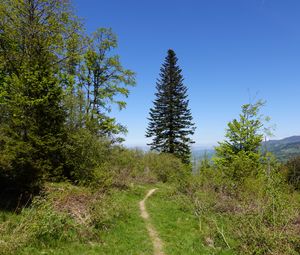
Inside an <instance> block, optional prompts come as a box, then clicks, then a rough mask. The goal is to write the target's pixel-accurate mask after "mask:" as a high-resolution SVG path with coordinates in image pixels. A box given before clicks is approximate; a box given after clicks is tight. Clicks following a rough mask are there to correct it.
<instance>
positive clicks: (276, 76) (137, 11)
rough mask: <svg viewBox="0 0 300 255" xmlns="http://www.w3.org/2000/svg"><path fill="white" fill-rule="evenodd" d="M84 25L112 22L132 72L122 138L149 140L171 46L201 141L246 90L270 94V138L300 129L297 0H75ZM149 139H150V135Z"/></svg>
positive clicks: (236, 107) (218, 136)
mask: <svg viewBox="0 0 300 255" xmlns="http://www.w3.org/2000/svg"><path fill="white" fill-rule="evenodd" d="M74 5H75V9H76V11H77V14H78V15H79V16H80V17H82V18H83V19H84V21H85V25H86V28H87V31H88V32H92V31H94V30H96V29H97V28H98V27H111V28H112V29H113V31H114V32H115V33H116V34H117V35H118V38H119V48H118V50H117V51H116V53H118V54H119V55H120V57H121V62H122V63H123V65H124V66H125V67H126V68H129V69H131V70H133V71H135V72H136V74H137V76H136V78H137V86H136V87H134V88H133V89H132V90H131V94H130V96H129V98H128V99H127V103H128V105H127V108H126V109H125V110H123V111H121V112H117V111H115V112H113V115H114V116H116V117H117V119H118V120H119V122H121V123H122V124H125V125H126V126H127V128H128V131H129V132H128V134H127V136H126V142H125V144H126V145H129V146H143V145H145V144H146V143H147V140H146V139H145V129H146V127H147V117H148V112H149V108H150V107H151V106H152V101H153V99H154V92H155V82H156V79H157V77H158V75H159V69H160V66H161V64H162V63H163V61H164V58H165V56H166V52H167V50H168V49H169V48H171V49H174V50H175V52H176V54H177V57H178V58H179V65H180V67H181V68H182V69H183V75H184V78H185V84H186V86H187V87H188V91H189V99H190V108H191V109H192V114H193V117H194V122H195V123H196V126H197V130H196V133H195V135H194V140H195V141H196V144H198V145H205V146H207V145H213V144H216V143H217V141H220V140H222V139H223V138H224V132H225V128H226V125H227V122H228V121H230V120H232V119H233V118H235V117H236V116H237V115H238V114H239V112H240V106H241V105H242V104H244V103H248V102H249V98H253V97H255V95H256V94H257V96H256V98H262V99H264V100H266V101H267V105H266V107H264V110H263V112H264V113H265V114H267V115H269V116H270V117H271V118H272V123H273V124H275V125H276V130H275V132H274V134H275V137H274V138H276V139H277V138H278V139H279V138H283V137H287V136H291V135H300V117H299V116H300V114H299V111H300V100H299V99H300V14H299V13H300V1H299V0H185V1H183V0H106V1H102V0H74ZM148 141H149V140H148Z"/></svg>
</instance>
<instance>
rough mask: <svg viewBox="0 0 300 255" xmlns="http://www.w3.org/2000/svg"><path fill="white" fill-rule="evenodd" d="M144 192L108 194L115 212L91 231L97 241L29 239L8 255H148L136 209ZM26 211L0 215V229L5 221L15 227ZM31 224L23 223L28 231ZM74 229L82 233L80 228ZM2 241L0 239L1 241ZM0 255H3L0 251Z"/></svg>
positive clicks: (149, 250) (149, 245)
mask: <svg viewBox="0 0 300 255" xmlns="http://www.w3.org/2000/svg"><path fill="white" fill-rule="evenodd" d="M77 192H78V191H77ZM144 193H145V188H144V187H135V188H131V189H129V190H125V191H117V190H116V191H113V192H111V195H110V196H109V201H108V202H109V205H108V206H112V207H113V208H112V210H114V212H113V213H112V212H111V211H108V213H109V215H106V216H105V218H106V221H105V224H103V226H102V225H101V226H100V227H98V228H96V229H94V233H95V234H96V235H97V238H93V239H92V240H88V239H85V238H82V240H79V239H78V240H76V239H75V240H72V241H70V240H59V239H57V238H53V239H51V237H52V236H50V238H47V239H43V240H42V241H37V240H35V239H33V238H32V242H29V243H28V242H27V243H26V244H25V245H23V246H21V247H19V248H17V249H14V250H12V252H11V254H22V255H25V254H26V255H27V254H28V255H29V254H30V255H35V254H58V255H66V254H72V255H73V254H74V255H76V254H80V255H81V254H91V255H93V254H97V255H98V254H100V255H101V254H103V255H107V254H111V255H117V254H118V255H119V254H126V255H150V254H152V253H153V249H152V243H151V241H150V239H149V237H148V233H147V230H146V227H145V224H144V222H143V220H142V219H141V217H140V212H139V207H138V202H139V201H140V200H141V199H142V198H143V197H144ZM51 196H53V195H51ZM54 197H55V195H54ZM28 210H30V209H25V210H24V211H23V212H22V214H20V215H16V214H13V213H4V212H1V213H0V216H1V217H0V228H1V223H3V222H4V221H9V223H10V224H11V225H12V226H13V227H15V226H17V225H18V224H19V223H20V222H21V221H22V220H23V221H24V217H25V216H24V214H26V211H27V212H28ZM43 213H44V212H43ZM46 213H47V212H45V214H46ZM96 213H97V212H96ZM100 216H102V214H100ZM22 217H23V218H22ZM25 219H26V218H25ZM46 219H47V218H46ZM34 224H36V222H30V221H28V222H27V223H26V225H28V226H29V228H30V227H32V226H33V225H34ZM77 227H78V229H79V230H81V229H80V228H81V227H80V226H79V225H78V226H77ZM29 228H28V229H29ZM11 233H13V232H11ZM83 233H84V232H83ZM8 234H9V233H8ZM21 234H23V232H21ZM72 234H73V233H70V235H72ZM20 238H21V237H20ZM1 239H2V238H1V237H0V242H1ZM21 239H22V238H21ZM11 240H12V241H13V236H11ZM0 246H1V243H0ZM0 254H2V253H1V251H0Z"/></svg>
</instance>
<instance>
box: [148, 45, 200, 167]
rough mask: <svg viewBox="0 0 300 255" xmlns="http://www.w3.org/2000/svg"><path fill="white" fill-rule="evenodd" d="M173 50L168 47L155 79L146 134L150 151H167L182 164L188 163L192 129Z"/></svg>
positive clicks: (179, 71)
mask: <svg viewBox="0 0 300 255" xmlns="http://www.w3.org/2000/svg"><path fill="white" fill-rule="evenodd" d="M177 61H178V59H177V57H176V54H175V52H174V51H173V50H168V55H167V57H166V59H165V62H164V64H163V65H162V68H161V69H160V72H161V73H160V78H159V79H158V81H157V84H156V89H157V92H156V93H155V96H156V99H155V101H154V102H153V104H154V106H153V108H151V109H150V117H149V125H148V128H147V131H146V137H148V138H150V137H152V138H153V140H152V142H151V143H150V144H148V145H150V146H151V150H156V151H159V152H165V153H171V154H174V155H175V156H177V157H179V158H180V159H181V160H182V161H183V162H184V163H189V162H190V160H189V159H190V153H191V151H190V144H192V143H194V141H193V140H192V139H191V138H190V136H191V135H193V134H194V132H195V127H194V123H193V122H192V115H191V111H190V109H189V106H188V104H189V100H188V99H187V88H186V87H185V85H184V84H183V77H182V74H181V72H182V70H181V69H180V68H179V66H178V65H177Z"/></svg>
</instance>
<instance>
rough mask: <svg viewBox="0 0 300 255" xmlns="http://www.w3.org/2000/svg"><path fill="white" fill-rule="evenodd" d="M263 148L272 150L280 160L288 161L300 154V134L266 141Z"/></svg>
mask: <svg viewBox="0 0 300 255" xmlns="http://www.w3.org/2000/svg"><path fill="white" fill-rule="evenodd" d="M262 149H263V150H265V149H267V150H268V151H269V152H272V153H273V154H274V155H275V156H276V157H277V158H278V159H279V160H280V161H287V160H288V159H290V158H292V157H295V156H300V136H291V137H287V138H284V139H281V140H270V141H267V142H264V143H263V145H262Z"/></svg>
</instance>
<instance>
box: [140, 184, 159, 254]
mask: <svg viewBox="0 0 300 255" xmlns="http://www.w3.org/2000/svg"><path fill="white" fill-rule="evenodd" d="M156 190H157V189H151V190H149V192H148V193H147V195H146V196H145V198H144V199H143V200H142V201H141V202H140V203H139V205H140V211H141V216H142V218H143V219H144V221H145V223H146V227H147V230H148V233H149V236H150V238H151V241H152V244H153V248H154V255H164V252H163V243H162V241H161V239H160V238H159V236H158V234H157V232H156V230H155V228H154V227H153V225H152V224H151V222H150V221H149V214H148V212H147V210H146V206H145V202H146V200H147V199H148V198H149V197H150V196H151V195H152V194H153V193H154V192H155V191H156Z"/></svg>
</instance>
